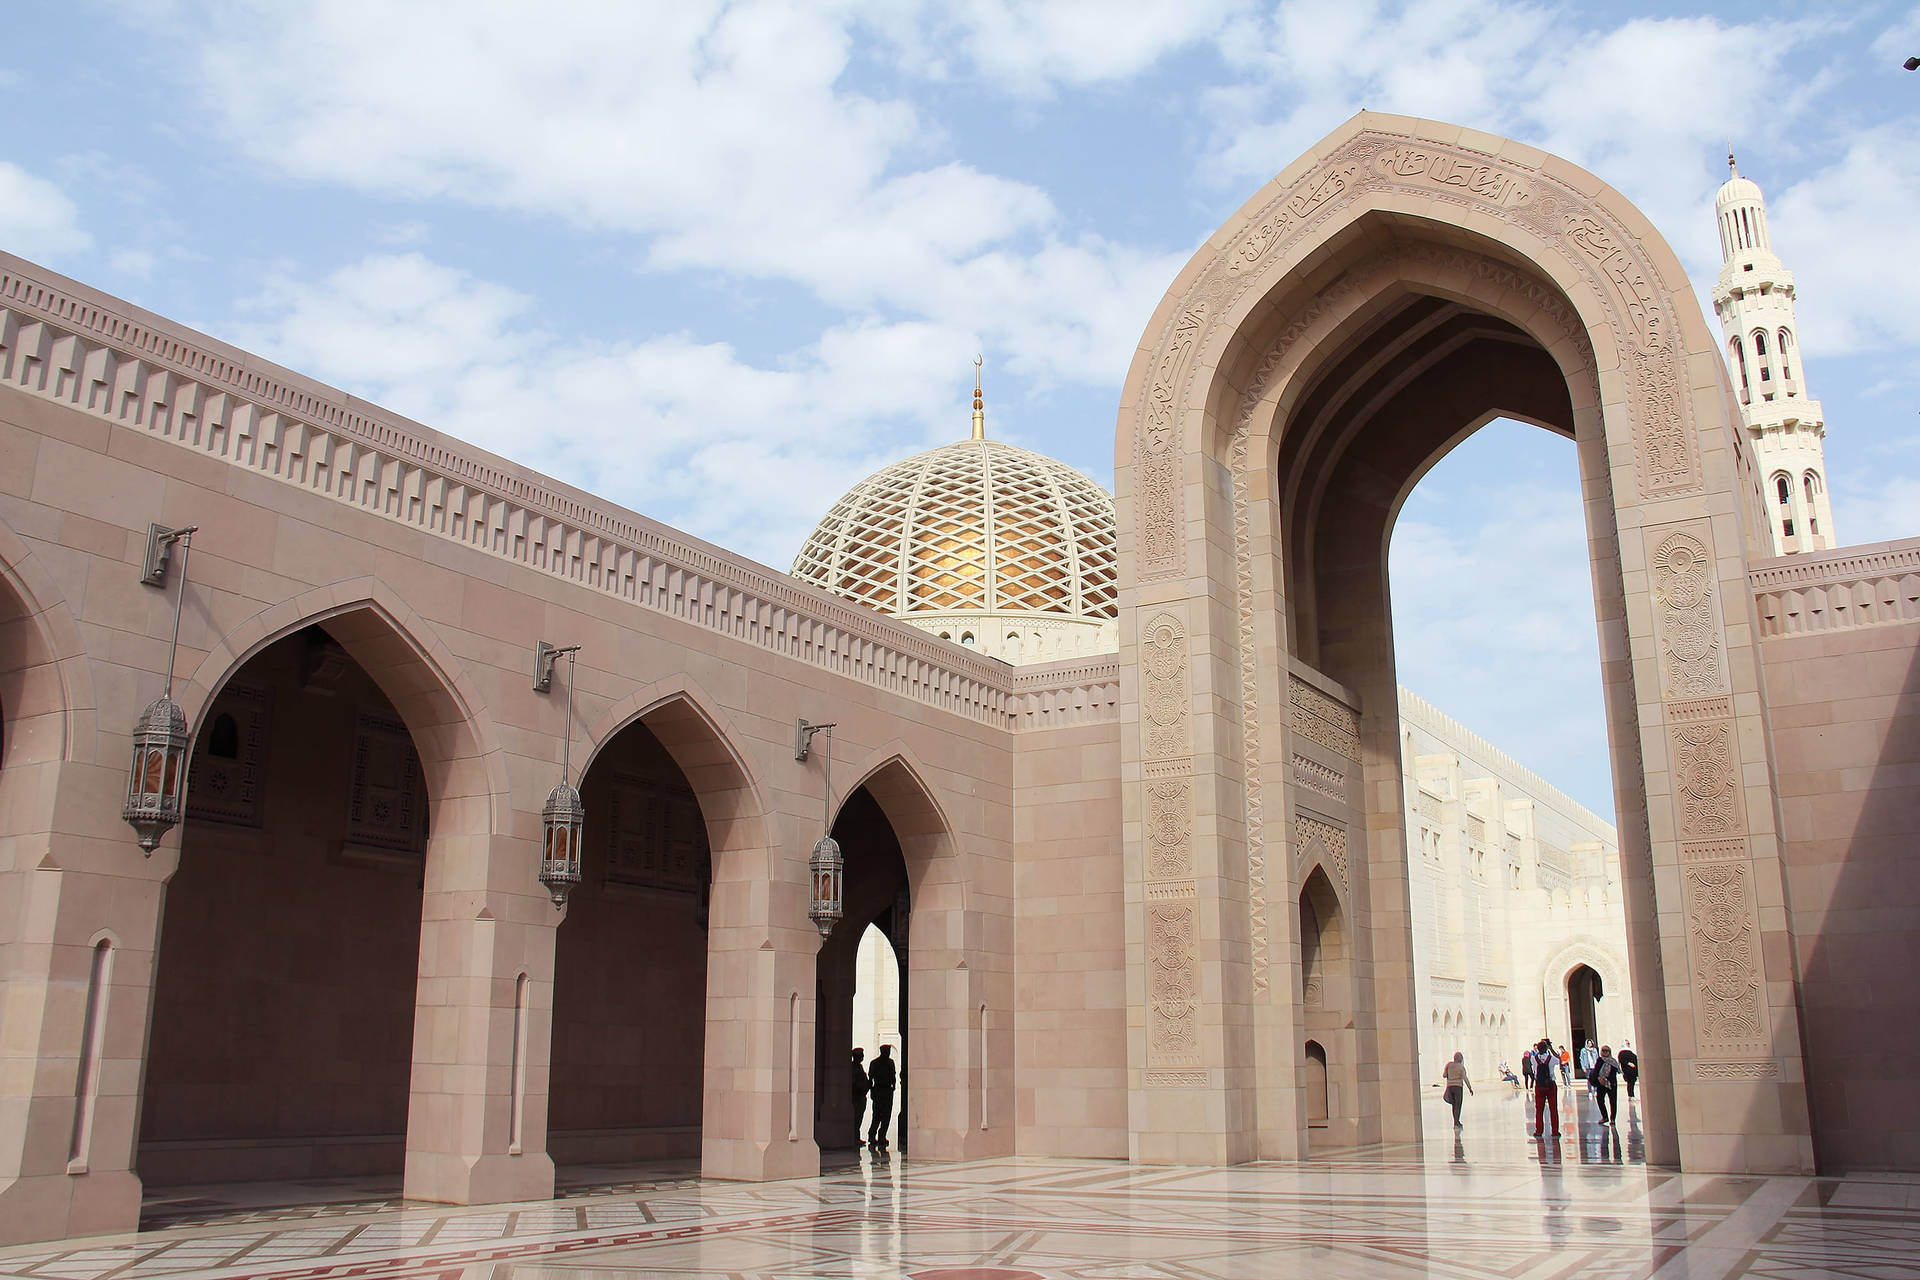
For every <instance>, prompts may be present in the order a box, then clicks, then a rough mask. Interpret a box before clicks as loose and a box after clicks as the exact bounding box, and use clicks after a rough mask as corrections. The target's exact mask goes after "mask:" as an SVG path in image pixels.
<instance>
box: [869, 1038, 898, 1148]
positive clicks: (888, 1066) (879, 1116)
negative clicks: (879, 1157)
mask: <svg viewBox="0 0 1920 1280" xmlns="http://www.w3.org/2000/svg"><path fill="white" fill-rule="evenodd" d="M899 1080H900V1071H899V1068H897V1067H895V1066H894V1065H893V1046H892V1045H890V1044H883V1045H881V1046H880V1056H879V1057H877V1058H875V1059H874V1060H873V1065H872V1066H871V1067H869V1068H868V1069H867V1086H868V1088H870V1089H871V1090H872V1091H873V1124H872V1125H871V1126H870V1127H869V1128H868V1130H867V1145H868V1146H869V1147H871V1148H873V1149H874V1150H875V1151H884V1150H886V1147H887V1125H888V1124H890V1123H891V1122H892V1120H893V1089H894V1086H895V1085H896V1084H897V1083H899Z"/></svg>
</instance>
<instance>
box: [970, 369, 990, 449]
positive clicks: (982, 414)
mask: <svg viewBox="0 0 1920 1280" xmlns="http://www.w3.org/2000/svg"><path fill="white" fill-rule="evenodd" d="M981 363H982V357H980V356H975V357H974V358H973V438H974V439H975V440H985V439H986V438H987V411H986V409H985V407H984V403H983V401H982V400H981V399H980V365H981Z"/></svg>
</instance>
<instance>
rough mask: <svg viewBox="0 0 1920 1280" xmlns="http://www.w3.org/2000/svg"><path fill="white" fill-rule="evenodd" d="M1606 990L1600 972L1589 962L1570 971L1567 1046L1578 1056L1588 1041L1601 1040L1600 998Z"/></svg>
mask: <svg viewBox="0 0 1920 1280" xmlns="http://www.w3.org/2000/svg"><path fill="white" fill-rule="evenodd" d="M1605 994H1606V988H1605V986H1604V985H1603V984H1602V983H1601V981H1600V975H1599V974H1597V973H1595V972H1594V971H1593V970H1592V969H1590V968H1588V967H1587V966H1586V965H1584V964H1583V965H1579V966H1576V967H1575V969H1574V971H1573V972H1572V973H1570V974H1568V975H1567V1047H1568V1048H1569V1049H1571V1050H1572V1051H1573V1053H1574V1054H1575V1056H1578V1055H1579V1053H1580V1050H1581V1049H1582V1048H1583V1047H1584V1046H1585V1045H1586V1044H1587V1042H1588V1041H1592V1042H1593V1043H1594V1044H1596V1045H1597V1044H1599V1043H1600V1009H1599V1001H1600V999H1601V998H1602V997H1603V996H1605Z"/></svg>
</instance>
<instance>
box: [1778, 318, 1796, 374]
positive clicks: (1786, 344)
mask: <svg viewBox="0 0 1920 1280" xmlns="http://www.w3.org/2000/svg"><path fill="white" fill-rule="evenodd" d="M1792 342H1793V337H1792V335H1791V334H1789V333H1788V332H1787V331H1786V330H1785V329H1782V330H1781V331H1780V376H1781V377H1783V378H1785V379H1786V380H1787V381H1789V382H1791V381H1793V357H1792V354H1791V352H1790V350H1789V348H1790V345H1791V344H1792Z"/></svg>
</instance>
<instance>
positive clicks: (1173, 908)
mask: <svg viewBox="0 0 1920 1280" xmlns="http://www.w3.org/2000/svg"><path fill="white" fill-rule="evenodd" d="M1198 952H1199V929H1198V917H1197V911H1196V904H1195V902H1194V901H1193V899H1191V898H1170V899H1161V900H1152V899H1149V901H1148V902H1147V1007H1148V1012H1149V1015H1150V1016H1149V1018H1148V1020H1147V1060H1148V1062H1149V1063H1150V1064H1151V1065H1153V1066H1156V1067H1197V1066H1199V1065H1200V1030H1199V1027H1198V1026H1197V1025H1196V1014H1197V1006H1198V1003H1199V999H1200V966H1199V954H1198Z"/></svg>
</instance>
